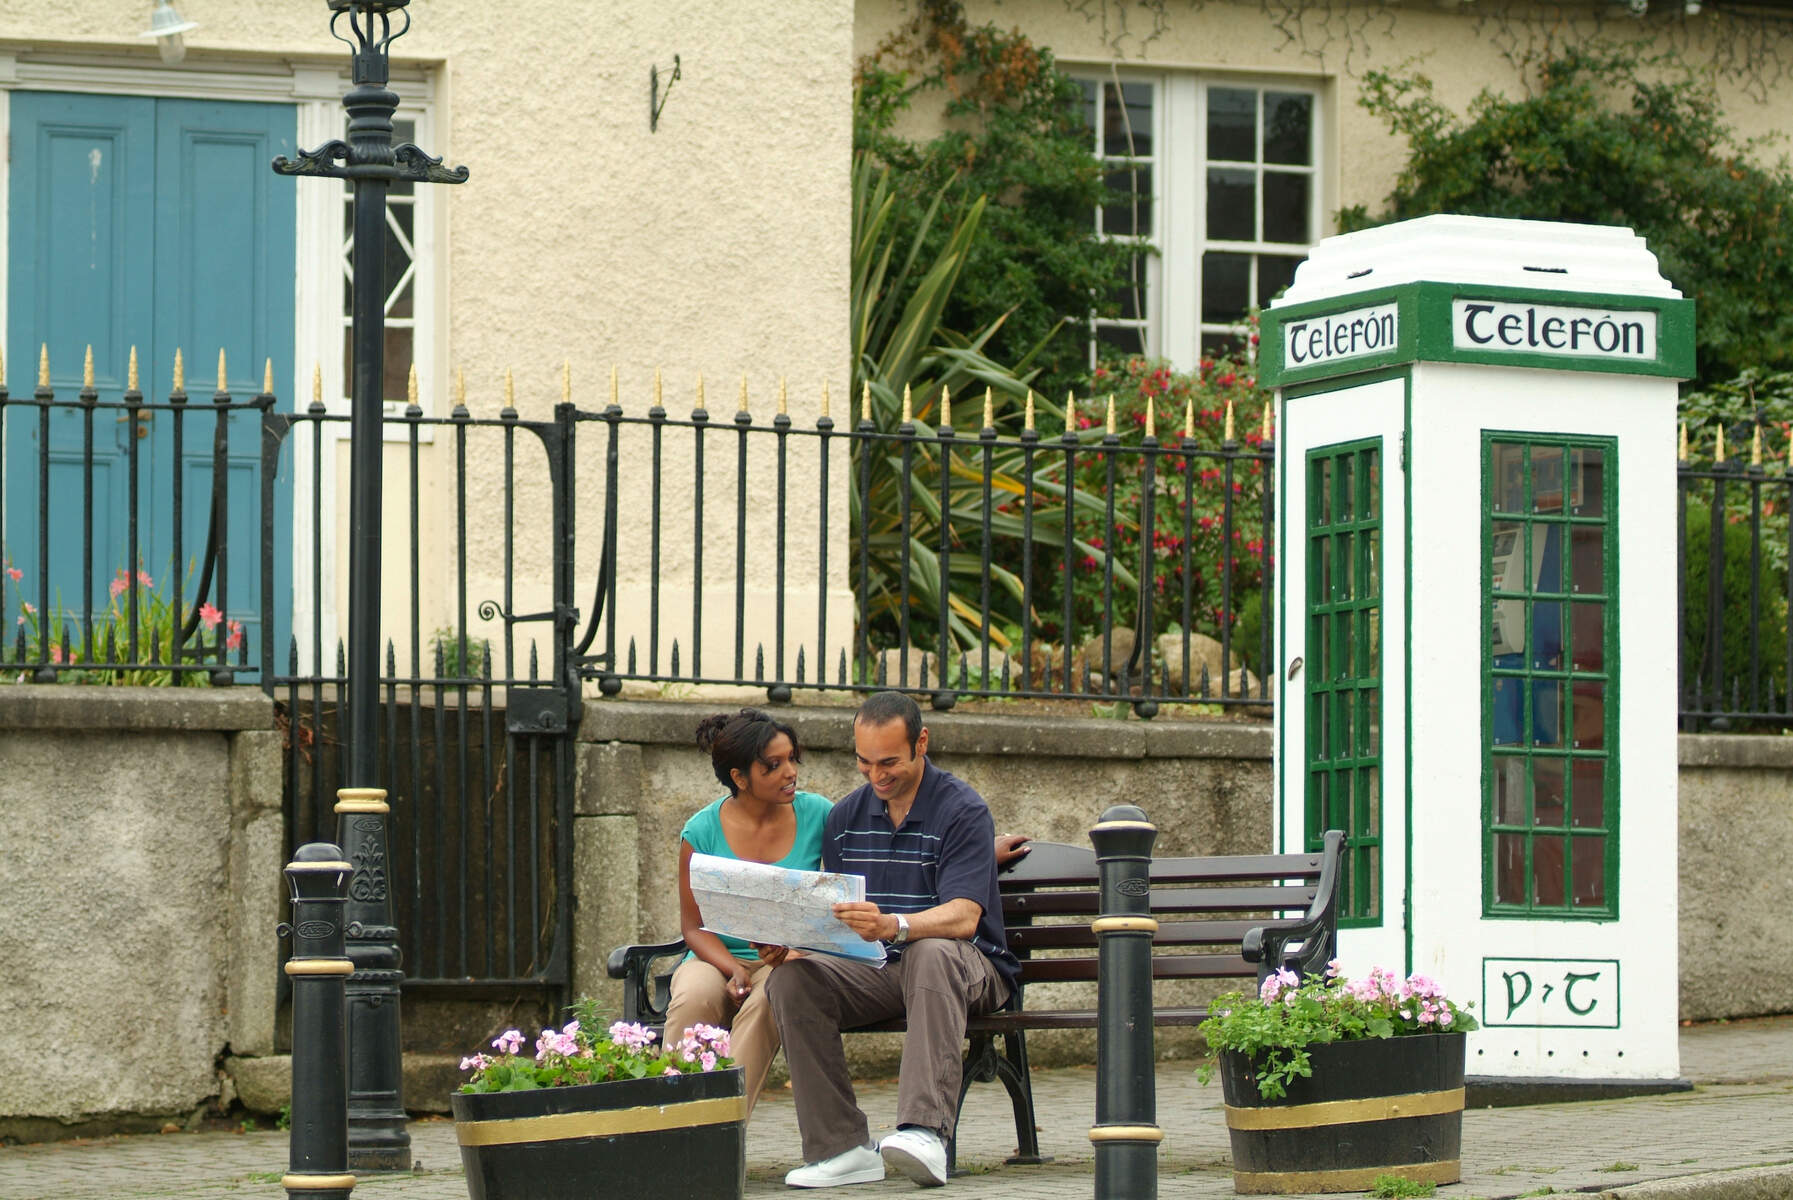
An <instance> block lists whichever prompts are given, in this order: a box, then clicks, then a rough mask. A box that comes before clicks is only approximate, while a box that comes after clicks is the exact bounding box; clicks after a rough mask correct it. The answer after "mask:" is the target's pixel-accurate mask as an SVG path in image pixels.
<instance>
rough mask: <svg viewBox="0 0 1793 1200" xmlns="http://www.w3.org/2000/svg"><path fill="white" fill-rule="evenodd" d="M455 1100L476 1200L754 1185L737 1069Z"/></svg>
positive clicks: (656, 1199) (621, 1195)
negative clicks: (749, 1179)
mask: <svg viewBox="0 0 1793 1200" xmlns="http://www.w3.org/2000/svg"><path fill="white" fill-rule="evenodd" d="M451 1099H452V1103H453V1106H454V1119H455V1137H456V1140H458V1141H459V1142H460V1146H461V1165H462V1166H464V1167H465V1168H466V1171H467V1191H468V1193H469V1195H470V1196H471V1197H472V1200H591V1198H592V1197H594V1196H602V1197H603V1198H604V1200H717V1198H722V1200H727V1198H728V1197H734V1198H736V1200H739V1197H740V1195H741V1190H742V1188H744V1187H745V1186H746V1182H747V1101H746V1097H745V1096H744V1095H743V1094H742V1083H741V1072H740V1070H739V1069H738V1068H737V1069H731V1070H727V1071H708V1072H702V1073H697V1074H691V1075H662V1076H658V1077H655V1078H651V1079H625V1080H618V1081H617V1082H614V1083H591V1084H584V1085H582V1086H579V1087H565V1088H542V1089H539V1090H536V1091H528V1092H482V1093H467V1092H456V1093H455V1094H454V1096H453V1097H452V1098H451Z"/></svg>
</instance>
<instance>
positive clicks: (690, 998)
mask: <svg viewBox="0 0 1793 1200" xmlns="http://www.w3.org/2000/svg"><path fill="white" fill-rule="evenodd" d="M771 974H772V968H771V967H768V966H767V965H766V964H765V963H759V964H757V965H756V966H755V967H754V968H753V974H752V976H751V979H752V982H753V990H752V991H750V992H748V993H747V999H746V1000H744V1001H742V1002H741V1003H740V1004H739V1005H737V1004H736V1003H735V1001H734V999H733V997H731V996H730V995H729V994H728V977H727V976H725V975H724V974H723V973H722V972H721V971H718V970H717V969H716V968H715V967H712V966H711V965H710V964H709V963H707V962H705V961H704V960H703V959H701V958H688V959H686V960H685V961H684V962H682V963H680V964H679V968H678V970H676V971H674V972H673V973H672V999H671V1001H669V1002H668V1003H667V1005H666V1033H665V1037H666V1040H667V1042H669V1043H676V1042H677V1041H678V1040H679V1038H681V1037H683V1036H684V1033H685V1030H687V1029H689V1028H690V1027H691V1026H693V1025H720V1026H722V1027H724V1028H725V1029H727V1030H728V1048H729V1057H731V1058H733V1059H734V1060H735V1065H736V1066H738V1067H740V1068H741V1084H742V1086H743V1087H745V1088H746V1089H747V1115H748V1116H750V1117H751V1116H752V1115H753V1105H754V1102H755V1101H756V1100H758V1099H759V1097H760V1090H761V1089H762V1088H764V1087H765V1086H766V1069H767V1068H768V1067H770V1066H771V1065H772V1056H773V1055H774V1054H777V1053H778V1026H777V1025H775V1024H773V1022H772V1006H771V1004H770V1003H768V1001H767V999H766V980H767V978H768V977H769V976H770V975H771Z"/></svg>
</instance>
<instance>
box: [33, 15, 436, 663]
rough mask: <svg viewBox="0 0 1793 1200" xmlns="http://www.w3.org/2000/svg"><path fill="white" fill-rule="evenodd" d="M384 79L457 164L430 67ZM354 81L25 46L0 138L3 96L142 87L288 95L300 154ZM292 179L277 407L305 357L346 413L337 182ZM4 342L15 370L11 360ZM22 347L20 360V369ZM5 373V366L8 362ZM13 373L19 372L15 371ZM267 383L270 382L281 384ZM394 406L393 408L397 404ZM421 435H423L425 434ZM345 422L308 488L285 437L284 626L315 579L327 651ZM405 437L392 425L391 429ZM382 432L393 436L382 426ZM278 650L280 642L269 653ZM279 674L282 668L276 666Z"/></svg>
mask: <svg viewBox="0 0 1793 1200" xmlns="http://www.w3.org/2000/svg"><path fill="white" fill-rule="evenodd" d="M392 80H393V88H394V90H395V91H397V92H399V94H400V96H401V100H400V103H399V109H398V112H397V113H396V114H395V116H396V117H398V118H399V119H403V120H411V121H415V122H416V123H417V143H418V145H420V146H422V147H423V148H424V149H425V150H427V151H429V152H430V153H432V154H438V155H444V157H445V160H446V161H453V159H452V156H449V155H448V154H447V152H446V149H445V148H444V147H443V146H441V145H439V144H437V143H436V141H435V139H436V137H437V133H438V129H440V128H443V127H445V126H446V122H445V121H443V120H441V115H440V112H439V108H440V105H439V102H438V94H437V86H436V73H435V72H433V71H428V70H423V69H419V68H416V67H409V66H405V67H400V66H394V68H393V70H392ZM351 86H352V83H351V80H350V77H349V71H348V64H347V63H346V62H342V61H340V58H339V57H338V56H331V58H330V59H329V60H327V61H326V60H322V59H318V60H307V59H306V58H304V57H302V56H293V57H291V58H287V59H283V60H280V61H279V63H278V65H277V66H273V67H271V66H270V60H269V59H267V58H265V57H257V58H254V59H240V60H239V59H235V58H232V57H230V56H225V55H212V54H208V55H206V56H204V58H202V59H195V60H189V61H187V62H184V63H182V64H181V65H180V66H178V67H168V66H164V65H162V64H160V63H157V64H155V65H150V64H148V63H146V62H145V61H144V59H143V57H142V56H141V54H135V55H133V54H128V53H124V52H115V53H108V52H107V51H105V50H93V51H80V52H69V51H68V50H67V49H66V48H59V49H58V50H56V51H55V52H49V51H46V52H43V53H38V52H34V51H30V50H26V49H23V48H15V49H10V50H0V145H4V146H8V147H10V145H11V138H12V103H11V97H12V93H13V92H15V91H47V92H81V93H88V94H97V95H106V96H151V97H157V98H163V97H166V98H179V99H194V100H239V101H249V102H256V103H272V104H291V105H293V106H294V110H295V118H296V119H295V132H296V134H297V139H296V141H297V146H296V148H297V149H306V150H309V149H313V148H315V147H317V146H320V145H322V144H323V143H325V142H328V141H331V140H333V139H338V138H342V137H343V136H344V123H345V121H346V119H347V118H346V114H345V113H344V111H343V107H342V96H343V93H344V92H346V91H348V90H349V88H350V87H351ZM11 159H12V156H11V154H10V153H8V154H6V155H4V156H3V157H0V232H3V231H5V230H6V229H8V228H9V225H8V222H9V221H10V218H11V214H10V212H9V211H8V208H7V203H8V197H9V196H10V194H11V183H12V166H11ZM294 182H295V184H296V186H297V189H298V190H297V194H296V208H297V219H296V224H297V228H296V229H295V231H294V240H293V256H294V258H293V261H294V265H295V267H296V270H295V272H294V283H293V300H294V306H293V311H294V325H293V361H292V364H291V370H292V374H291V377H290V378H289V379H288V380H287V382H286V386H285V395H284V397H283V399H285V400H286V407H287V408H288V409H289V410H294V411H299V412H303V411H305V409H306V408H307V407H308V406H309V405H310V403H311V399H312V367H313V365H314V364H315V365H316V366H317V367H318V369H319V371H320V377H321V384H322V397H323V401H324V406H325V409H326V411H329V412H332V413H340V414H347V412H348V401H347V399H346V398H344V397H345V390H344V389H345V381H344V380H343V379H342V378H341V376H342V357H343V338H344V336H345V335H344V328H345V326H344V323H343V321H342V319H341V315H342V314H341V306H342V268H341V265H340V263H341V259H340V245H341V241H342V200H341V187H342V185H341V184H340V183H339V182H338V181H336V180H332V179H315V178H304V177H301V178H299V179H297V180H295V181H294ZM440 190H441V189H440V188H433V187H422V186H420V187H419V188H418V189H417V192H418V199H417V211H416V217H415V223H414V225H413V235H414V240H415V249H416V256H415V259H414V261H415V262H416V263H417V277H416V280H415V282H414V283H413V285H412V286H413V287H414V288H416V289H417V290H416V295H415V298H414V305H415V307H414V311H415V312H416V314H417V323H418V324H417V330H416V333H415V334H414V340H413V350H412V353H413V358H414V361H415V362H416V364H417V376H418V396H419V404H420V405H421V406H422V407H423V409H424V413H425V415H432V413H431V409H432V407H433V405H432V403H431V399H430V398H431V397H433V396H435V395H438V394H440V391H441V390H442V389H441V387H440V384H441V383H443V382H445V381H446V379H447V377H448V372H447V367H446V346H447V337H446V331H447V313H446V311H445V308H446V303H445V301H446V295H447V288H446V285H445V283H444V282H443V275H444V268H445V260H446V255H445V254H444V253H443V251H444V247H445V244H446V219H445V218H446V205H445V204H444V203H443V201H442V199H441V197H440V196H438V195H437V194H436V193H438V192H439V191H440ZM6 244H7V239H6V238H5V237H4V236H0V339H3V338H4V331H5V329H6V322H7V316H8V313H7V310H6V296H7V286H6V285H7V271H8V267H9V264H8V263H7V260H6ZM12 349H13V348H11V347H8V348H7V363H8V366H9V367H11V366H12V364H13V361H14V359H15V357H16V356H15V355H13V354H12V353H11V350H12ZM30 361H31V356H30V355H27V356H26V357H25V359H24V360H23V361H22V362H21V363H20V366H22V367H28V365H29V363H30ZM9 374H13V372H11V371H9ZM21 377H22V376H21ZM276 390H277V392H278V391H279V390H280V389H279V388H278V387H277V389H276ZM399 407H400V408H401V409H402V407H403V405H402V404H401V405H400V406H399ZM423 432H424V433H425V434H426V435H427V434H428V432H429V431H428V430H427V429H426V430H424V431H423ZM348 436H349V426H348V422H346V421H343V422H331V423H329V424H327V425H325V427H324V445H325V447H326V448H327V449H326V452H325V453H324V454H323V455H322V456H321V458H322V461H321V462H319V463H317V464H316V475H317V477H318V495H316V496H314V495H313V491H312V478H313V474H314V472H313V463H312V454H311V440H310V439H309V438H307V437H304V436H302V435H300V434H295V435H294V438H293V537H292V547H293V563H292V568H293V569H292V578H293V609H292V622H293V626H292V627H293V628H294V629H309V628H310V626H311V623H312V620H313V616H314V614H313V613H312V608H311V597H312V595H313V590H314V586H315V587H316V588H317V591H318V594H320V595H321V596H322V597H323V604H322V612H321V613H319V614H317V616H318V617H319V619H320V625H321V629H322V632H323V645H324V647H325V655H326V659H328V656H329V647H331V646H333V645H334V644H335V643H336V641H337V639H338V637H339V636H340V630H341V628H342V622H341V620H340V617H339V614H338V613H337V611H336V591H337V583H338V580H337V547H336V544H335V543H336V528H337V523H336V521H335V520H334V519H332V514H333V512H334V504H335V497H336V496H337V495H338V488H337V478H336V476H337V472H336V461H337V458H338V457H339V456H338V455H337V454H336V453H334V450H335V448H336V444H337V443H338V442H341V441H346V440H348ZM401 436H402V431H401ZM388 437H389V438H390V437H391V435H388ZM320 503H321V504H322V505H323V508H322V511H321V513H320V519H319V521H318V522H317V523H316V532H317V533H318V535H319V536H320V537H321V538H322V540H323V545H322V547H321V551H322V552H321V553H320V554H318V555H317V558H318V561H319V562H320V563H321V568H322V569H321V571H320V572H319V577H318V578H316V579H314V578H313V574H312V569H311V564H312V559H313V554H314V549H316V547H314V545H313V541H312V534H313V523H312V522H310V521H309V520H307V519H306V514H308V513H310V512H311V511H312V509H313V507H314V505H318V504H320ZM309 642H310V639H308V638H301V639H300V643H301V645H300V669H301V670H302V671H314V670H319V669H322V668H326V667H328V666H329V662H328V661H326V662H323V663H313V662H311V661H310V659H311V646H310V644H309ZM276 653H277V654H278V653H279V649H278V648H276ZM282 669H284V668H282Z"/></svg>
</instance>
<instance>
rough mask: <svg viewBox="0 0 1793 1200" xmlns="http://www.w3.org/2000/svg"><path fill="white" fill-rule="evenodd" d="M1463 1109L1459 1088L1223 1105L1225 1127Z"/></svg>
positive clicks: (1288, 1125)
mask: <svg viewBox="0 0 1793 1200" xmlns="http://www.w3.org/2000/svg"><path fill="white" fill-rule="evenodd" d="M1462 1111H1463V1089H1462V1088H1451V1089H1449V1090H1448V1091H1443V1092H1407V1093H1405V1094H1403V1095H1400V1096H1373V1097H1371V1098H1370V1099H1368V1100H1322V1101H1319V1102H1317V1103H1314V1104H1288V1105H1283V1106H1280V1107H1265V1108H1255V1107H1245V1108H1234V1107H1233V1106H1232V1105H1230V1104H1229V1105H1227V1106H1226V1126H1227V1128H1228V1129H1307V1128H1310V1127H1314V1126H1320V1125H1355V1124H1357V1123H1359V1122H1362V1121H1392V1120H1395V1119H1396V1118H1398V1117H1435V1116H1438V1115H1440V1114H1442V1113H1453V1112H1462Z"/></svg>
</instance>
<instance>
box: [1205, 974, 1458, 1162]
mask: <svg viewBox="0 0 1793 1200" xmlns="http://www.w3.org/2000/svg"><path fill="white" fill-rule="evenodd" d="M1213 1014H1214V1015H1212V1016H1210V1017H1209V1018H1208V1019H1207V1020H1206V1021H1204V1022H1203V1023H1202V1026H1201V1031H1202V1034H1203V1036H1205V1037H1206V1038H1207V1040H1208V1046H1209V1048H1210V1049H1212V1050H1214V1051H1216V1052H1217V1053H1218V1055H1219V1062H1218V1064H1217V1066H1218V1070H1219V1072H1220V1082H1221V1089H1222V1092H1223V1094H1224V1097H1225V1100H1226V1115H1227V1132H1228V1134H1229V1136H1230V1137H1231V1140H1232V1148H1233V1190H1234V1191H1237V1192H1246V1193H1257V1194H1274V1193H1280V1192H1353V1191H1366V1190H1368V1189H1369V1188H1370V1187H1372V1186H1373V1185H1374V1182H1375V1180H1376V1179H1377V1178H1378V1177H1379V1176H1385V1175H1394V1176H1398V1177H1400V1178H1402V1179H1406V1180H1410V1181H1412V1182H1415V1183H1455V1182H1457V1181H1458V1180H1459V1179H1460V1178H1461V1177H1462V1167H1461V1162H1460V1157H1459V1156H1460V1152H1461V1145H1462V1135H1463V1059H1464V1048H1465V1037H1464V1035H1465V1034H1466V1033H1468V1032H1469V1031H1470V1030H1472V1029H1474V1028H1475V1027H1476V1024H1475V1019H1474V1018H1473V1017H1472V1016H1470V1015H1469V1013H1467V1012H1466V1011H1465V1010H1464V1009H1463V1008H1460V1007H1458V1006H1457V1005H1456V1004H1454V1003H1452V1002H1451V1001H1450V1000H1449V999H1447V998H1446V997H1445V995H1444V992H1443V990H1442V989H1441V988H1440V987H1439V986H1438V984H1436V983H1435V982H1433V981H1432V980H1430V979H1427V978H1426V977H1425V976H1423V975H1413V976H1410V977H1409V978H1407V979H1405V980H1402V979H1400V978H1398V977H1396V976H1395V975H1394V974H1393V973H1392V972H1390V971H1386V970H1384V969H1382V968H1380V967H1378V968H1375V969H1374V970H1372V971H1371V972H1370V973H1369V975H1368V976H1367V977H1366V978H1364V979H1361V980H1350V979H1346V978H1345V977H1344V976H1343V975H1342V974H1340V972H1339V969H1338V963H1337V962H1336V961H1335V962H1333V963H1332V964H1331V965H1330V966H1329V967H1328V969H1327V971H1326V974H1325V975H1324V976H1321V977H1317V978H1312V979H1309V980H1307V981H1306V982H1302V981H1300V980H1298V979H1296V977H1295V975H1294V973H1293V972H1290V971H1287V970H1282V971H1278V972H1277V973H1276V974H1274V975H1272V976H1270V977H1268V978H1267V979H1265V980H1264V983H1263V985H1262V987H1260V988H1259V990H1258V993H1257V995H1255V996H1253V995H1249V994H1246V993H1241V992H1231V993H1228V994H1226V995H1223V996H1220V997H1217V998H1216V999H1215V1001H1214V1004H1213ZM1211 1070H1212V1068H1207V1067H1204V1068H1203V1080H1204V1082H1205V1081H1206V1079H1207V1078H1208V1077H1209V1074H1210V1072H1211Z"/></svg>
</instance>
